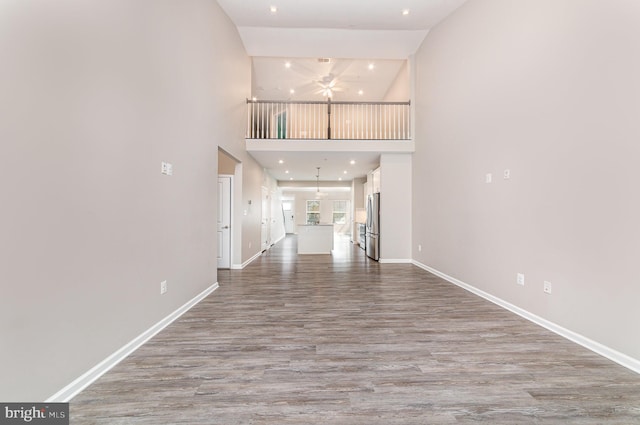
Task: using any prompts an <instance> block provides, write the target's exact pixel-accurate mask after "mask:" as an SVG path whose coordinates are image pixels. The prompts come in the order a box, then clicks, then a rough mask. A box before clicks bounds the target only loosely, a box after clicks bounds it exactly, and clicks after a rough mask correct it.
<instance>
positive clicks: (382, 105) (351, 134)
mask: <svg viewBox="0 0 640 425" xmlns="http://www.w3.org/2000/svg"><path fill="white" fill-rule="evenodd" d="M410 108H411V103H410V102H335V101H332V100H331V99H330V98H329V99H328V100H327V101H269V100H250V99H248V100H247V129H246V139H247V140H248V141H249V140H265V139H266V140H297V141H302V140H310V141H319V140H344V141H356V140H357V141H410V140H412V139H411V120H410V117H411V109H410Z"/></svg>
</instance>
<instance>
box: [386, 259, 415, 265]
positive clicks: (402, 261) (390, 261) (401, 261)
mask: <svg viewBox="0 0 640 425" xmlns="http://www.w3.org/2000/svg"><path fill="white" fill-rule="evenodd" d="M378 262H379V263H382V264H413V260H407V259H403V258H398V259H394V258H380V259H379V260H378Z"/></svg>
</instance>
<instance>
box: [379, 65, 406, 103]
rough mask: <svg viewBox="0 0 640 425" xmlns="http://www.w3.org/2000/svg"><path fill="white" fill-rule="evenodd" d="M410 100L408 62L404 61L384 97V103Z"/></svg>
mask: <svg viewBox="0 0 640 425" xmlns="http://www.w3.org/2000/svg"><path fill="white" fill-rule="evenodd" d="M409 99H411V84H410V74H409V61H408V60H406V61H405V62H404V64H403V65H402V68H400V70H399V71H398V75H397V76H396V78H395V80H394V81H393V83H392V84H391V86H389V90H387V93H386V94H385V96H384V101H385V102H406V101H407V100H409Z"/></svg>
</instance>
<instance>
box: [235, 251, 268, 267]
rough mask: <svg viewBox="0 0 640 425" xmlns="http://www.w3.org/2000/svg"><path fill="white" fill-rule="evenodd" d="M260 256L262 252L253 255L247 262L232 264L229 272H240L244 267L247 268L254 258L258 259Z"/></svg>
mask: <svg viewBox="0 0 640 425" xmlns="http://www.w3.org/2000/svg"><path fill="white" fill-rule="evenodd" d="M261 255H262V252H258V253H257V254H256V255H254V256H253V257H251V258H249V259H248V260H247V261H245V262H244V263H242V264H232V265H231V270H242V269H244V268H245V267H247V266H248V265H249V264H250V263H251V262H252V261H253V260H255V259H256V258H258V257H259V256H261Z"/></svg>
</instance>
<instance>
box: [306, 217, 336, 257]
mask: <svg viewBox="0 0 640 425" xmlns="http://www.w3.org/2000/svg"><path fill="white" fill-rule="evenodd" d="M332 249H333V224H299V225H298V254H331V250H332Z"/></svg>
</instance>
